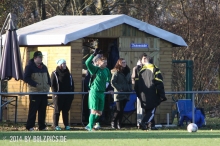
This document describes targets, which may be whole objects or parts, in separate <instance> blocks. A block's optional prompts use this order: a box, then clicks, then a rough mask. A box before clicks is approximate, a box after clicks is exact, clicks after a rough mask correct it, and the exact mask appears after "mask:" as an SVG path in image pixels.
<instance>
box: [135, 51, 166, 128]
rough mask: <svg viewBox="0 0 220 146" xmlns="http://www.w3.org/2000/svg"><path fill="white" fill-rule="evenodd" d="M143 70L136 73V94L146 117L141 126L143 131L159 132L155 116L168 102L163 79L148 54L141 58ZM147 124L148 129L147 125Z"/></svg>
mask: <svg viewBox="0 0 220 146" xmlns="http://www.w3.org/2000/svg"><path fill="white" fill-rule="evenodd" d="M140 60H141V63H142V68H141V69H140V70H139V71H135V73H136V74H137V75H135V77H137V79H136V82H135V92H136V94H137V95H138V98H139V100H140V102H141V107H142V109H143V110H144V113H145V116H144V117H143V119H142V121H141V123H140V126H141V128H142V130H146V129H147V128H148V129H149V130H157V128H155V121H154V115H155V112H156V108H157V106H158V105H159V104H160V103H161V102H162V101H166V100H167V98H166V97H165V91H164V84H163V77H162V75H161V72H160V70H159V68H158V67H157V66H155V65H154V64H151V63H150V61H151V58H150V56H148V55H147V54H146V53H143V54H142V55H141V56H140ZM145 123H147V125H148V126H147V127H146V124H145Z"/></svg>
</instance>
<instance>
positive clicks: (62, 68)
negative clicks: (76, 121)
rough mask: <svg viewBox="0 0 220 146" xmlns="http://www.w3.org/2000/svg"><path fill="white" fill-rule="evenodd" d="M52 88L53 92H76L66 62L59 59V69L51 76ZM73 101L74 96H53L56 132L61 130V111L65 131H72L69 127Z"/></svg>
mask: <svg viewBox="0 0 220 146" xmlns="http://www.w3.org/2000/svg"><path fill="white" fill-rule="evenodd" d="M51 82H52V84H51V88H52V91H53V92H74V82H73V78H72V75H71V73H70V71H69V69H68V68H67V66H66V60H64V59H59V60H58V61H57V68H56V70H55V71H54V72H52V74H51ZM72 101H73V95H70V94H65V95H62V94H58V95H53V103H54V112H53V126H54V128H55V130H56V131H59V130H61V128H60V127H59V125H58V123H59V117H60V111H62V115H63V124H64V126H65V130H70V126H69V110H70V107H71V104H72Z"/></svg>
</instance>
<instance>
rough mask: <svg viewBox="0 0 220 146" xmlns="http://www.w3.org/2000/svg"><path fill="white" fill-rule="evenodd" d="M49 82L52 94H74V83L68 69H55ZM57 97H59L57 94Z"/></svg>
mask: <svg viewBox="0 0 220 146" xmlns="http://www.w3.org/2000/svg"><path fill="white" fill-rule="evenodd" d="M51 82H52V85H51V88H52V91H53V92H74V81H73V78H72V75H71V74H70V72H69V69H68V68H66V69H65V70H61V69H60V68H59V67H57V68H56V70H55V71H53V72H52V74H51ZM58 96H61V95H60V94H59V95H58ZM65 96H67V95H65ZM71 96H72V95H71Z"/></svg>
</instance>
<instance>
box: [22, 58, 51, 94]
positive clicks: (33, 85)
mask: <svg viewBox="0 0 220 146" xmlns="http://www.w3.org/2000/svg"><path fill="white" fill-rule="evenodd" d="M24 81H25V82H26V83H28V85H29V90H30V92H49V90H50V86H51V82H50V76H49V73H48V70H47V67H46V66H45V65H44V64H43V63H42V64H41V65H40V67H37V65H36V64H35V63H34V60H33V59H31V60H29V62H28V65H27V66H26V67H25V70H24Z"/></svg>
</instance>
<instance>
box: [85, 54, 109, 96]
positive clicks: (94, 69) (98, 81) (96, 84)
mask: <svg viewBox="0 0 220 146" xmlns="http://www.w3.org/2000/svg"><path fill="white" fill-rule="evenodd" d="M93 58H94V55H91V56H90V57H89V58H88V59H87V60H86V67H87V69H88V71H89V73H90V74H91V75H94V74H96V77H95V79H94V81H93V82H92V84H91V87H90V89H91V90H94V91H98V92H105V89H106V82H109V81H110V80H111V74H110V71H109V69H108V68H103V69H102V68H100V67H98V66H94V65H93V64H92V59H93Z"/></svg>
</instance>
